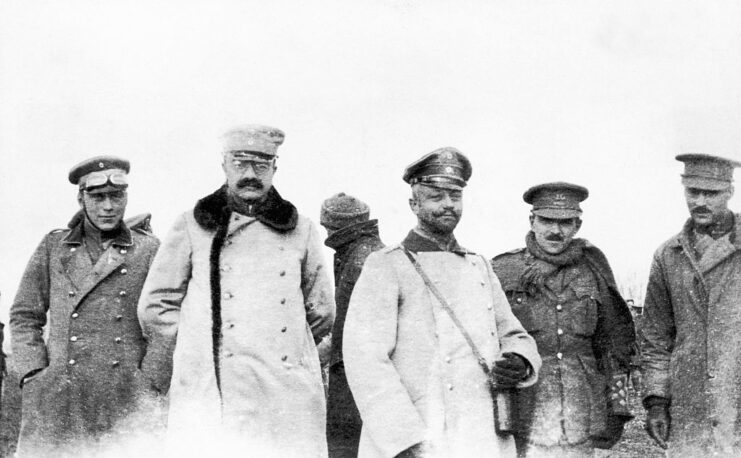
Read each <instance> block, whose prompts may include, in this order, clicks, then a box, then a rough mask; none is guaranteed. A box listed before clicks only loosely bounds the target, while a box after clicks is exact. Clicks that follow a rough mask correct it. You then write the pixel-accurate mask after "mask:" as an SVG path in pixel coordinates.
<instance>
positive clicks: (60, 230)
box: [49, 229, 69, 234]
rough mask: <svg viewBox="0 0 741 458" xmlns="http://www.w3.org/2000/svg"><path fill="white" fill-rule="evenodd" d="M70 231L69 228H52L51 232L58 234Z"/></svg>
mask: <svg viewBox="0 0 741 458" xmlns="http://www.w3.org/2000/svg"><path fill="white" fill-rule="evenodd" d="M64 231H69V229H52V230H51V231H49V234H58V233H60V232H64Z"/></svg>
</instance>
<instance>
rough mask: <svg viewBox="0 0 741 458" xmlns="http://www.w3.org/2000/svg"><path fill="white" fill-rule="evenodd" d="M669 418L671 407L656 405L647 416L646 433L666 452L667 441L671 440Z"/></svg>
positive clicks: (651, 407)
mask: <svg viewBox="0 0 741 458" xmlns="http://www.w3.org/2000/svg"><path fill="white" fill-rule="evenodd" d="M671 423H672V422H671V418H670V417H669V405H667V404H654V405H652V406H650V407H649V408H648V413H647V414H646V431H647V432H648V435H649V436H651V438H652V439H653V440H655V441H656V443H657V444H659V447H661V448H663V449H664V450H666V448H667V447H666V441H667V440H668V439H669V428H670V427H671Z"/></svg>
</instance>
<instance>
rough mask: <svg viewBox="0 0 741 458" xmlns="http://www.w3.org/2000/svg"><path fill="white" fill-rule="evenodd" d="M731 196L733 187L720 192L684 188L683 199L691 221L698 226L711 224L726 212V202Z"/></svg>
mask: <svg viewBox="0 0 741 458" xmlns="http://www.w3.org/2000/svg"><path fill="white" fill-rule="evenodd" d="M732 196H733V186H731V187H729V188H728V189H725V190H721V191H712V190H709V189H699V188H691V187H685V188H684V198H685V199H686V200H687V208H688V209H689V211H690V216H691V217H692V221H694V222H695V224H697V225H698V226H707V225H709V224H712V223H713V222H714V221H718V219H719V218H720V217H721V216H722V215H723V214H724V213H725V212H727V211H728V201H729V200H730V199H731V197H732Z"/></svg>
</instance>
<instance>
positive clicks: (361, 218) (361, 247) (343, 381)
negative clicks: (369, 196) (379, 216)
mask: <svg viewBox="0 0 741 458" xmlns="http://www.w3.org/2000/svg"><path fill="white" fill-rule="evenodd" d="M369 217H370V209H369V208H368V205H367V204H366V203H365V202H362V201H361V200H359V199H357V198H355V197H352V196H348V195H346V194H344V193H339V194H336V195H334V196H332V197H330V198H329V199H327V200H325V201H324V203H322V209H321V214H320V223H321V224H322V226H324V228H325V229H326V230H327V239H326V240H325V241H324V244H325V245H327V246H328V247H330V248H332V249H333V250H335V255H334V281H335V303H336V305H337V314H336V317H335V322H334V328H333V330H332V348H331V355H330V362H329V364H330V367H329V396H328V399H327V442H328V444H329V456H330V458H350V457H353V458H354V457H356V456H357V455H358V443H359V442H360V428H361V425H362V422H361V420H360V413H359V412H358V408H357V406H356V405H355V401H354V400H353V398H352V393H350V387H349V386H348V385H347V378H346V376H345V365H344V363H343V362H342V328H343V326H344V325H345V316H346V315H347V307H348V305H350V296H351V295H352V291H353V288H355V282H356V281H358V277H359V276H360V271H361V270H362V268H363V264H364V263H365V259H366V258H367V257H368V255H369V254H371V253H372V252H374V251H377V250H380V249H381V248H383V247H384V245H383V242H381V239H380V238H379V236H378V220H376V219H373V220H369Z"/></svg>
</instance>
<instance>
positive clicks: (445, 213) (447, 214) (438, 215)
mask: <svg viewBox="0 0 741 458" xmlns="http://www.w3.org/2000/svg"><path fill="white" fill-rule="evenodd" d="M435 216H436V217H438V218H442V217H443V216H452V217H454V218H456V219H458V214H457V213H455V212H451V211H442V212H440V213H435Z"/></svg>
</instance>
